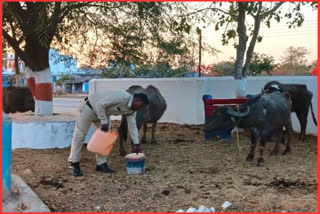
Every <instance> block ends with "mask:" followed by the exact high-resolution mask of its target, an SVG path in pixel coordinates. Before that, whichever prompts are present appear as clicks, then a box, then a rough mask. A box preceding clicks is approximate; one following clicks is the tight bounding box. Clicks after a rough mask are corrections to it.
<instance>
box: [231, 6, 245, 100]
mask: <svg viewBox="0 0 320 214" xmlns="http://www.w3.org/2000/svg"><path fill="white" fill-rule="evenodd" d="M238 5H239V14H238V17H237V19H238V27H237V32H238V37H239V44H238V47H237V56H236V62H235V71H234V72H235V73H234V78H235V83H236V97H245V96H246V83H247V80H246V79H244V80H242V77H243V76H242V66H243V61H244V55H245V52H246V47H247V40H248V37H247V34H246V31H247V29H246V24H245V20H246V7H247V3H246V2H238Z"/></svg>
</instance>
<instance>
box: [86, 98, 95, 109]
mask: <svg viewBox="0 0 320 214" xmlns="http://www.w3.org/2000/svg"><path fill="white" fill-rule="evenodd" d="M84 101H85V102H86V104H87V105H88V106H89V107H90V108H91V109H92V110H93V108H92V105H91V104H90V102H89V99H88V97H86V98H84Z"/></svg>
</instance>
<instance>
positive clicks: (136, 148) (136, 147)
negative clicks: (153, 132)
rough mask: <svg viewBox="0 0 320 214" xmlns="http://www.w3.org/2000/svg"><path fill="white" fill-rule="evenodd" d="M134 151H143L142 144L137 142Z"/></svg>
mask: <svg viewBox="0 0 320 214" xmlns="http://www.w3.org/2000/svg"><path fill="white" fill-rule="evenodd" d="M134 152H135V153H137V154H138V153H141V152H142V150H141V147H140V144H135V145H134Z"/></svg>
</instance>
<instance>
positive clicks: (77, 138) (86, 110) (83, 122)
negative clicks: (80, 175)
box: [68, 101, 107, 165]
mask: <svg viewBox="0 0 320 214" xmlns="http://www.w3.org/2000/svg"><path fill="white" fill-rule="evenodd" d="M79 110H80V117H79V119H78V120H77V122H76V125H75V127H74V132H73V138H72V144H71V150H70V155H69V158H68V161H69V162H72V163H75V162H79V161H80V158H81V149H82V146H83V143H84V140H85V137H86V135H87V133H88V131H89V128H90V126H91V124H92V123H93V125H94V128H95V129H98V128H100V126H101V124H100V120H99V119H98V117H97V115H96V114H95V113H94V112H93V110H92V109H91V108H90V107H89V106H88V105H87V104H86V103H85V101H82V103H81V104H80V108H79ZM96 161H97V164H98V165H100V164H103V163H106V162H107V158H106V156H102V155H98V154H96Z"/></svg>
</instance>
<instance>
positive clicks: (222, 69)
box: [212, 60, 235, 76]
mask: <svg viewBox="0 0 320 214" xmlns="http://www.w3.org/2000/svg"><path fill="white" fill-rule="evenodd" d="M234 63H235V62H234V60H232V61H231V60H230V61H222V62H219V63H216V64H213V65H212V68H213V71H214V72H217V73H218V74H219V76H233V74H234Z"/></svg>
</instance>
